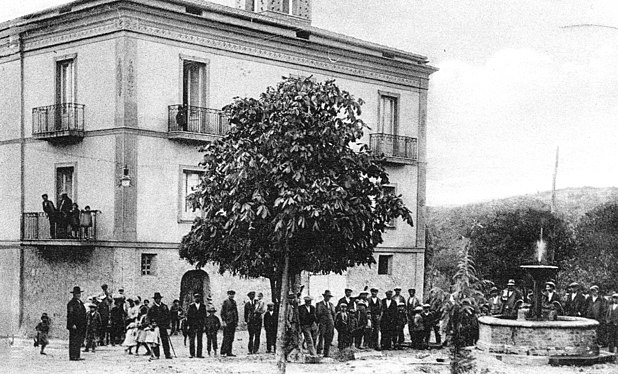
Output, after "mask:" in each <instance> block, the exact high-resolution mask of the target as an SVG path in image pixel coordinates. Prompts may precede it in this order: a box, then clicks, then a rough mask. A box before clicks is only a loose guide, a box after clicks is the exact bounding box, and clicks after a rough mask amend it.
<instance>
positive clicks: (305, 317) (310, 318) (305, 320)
mask: <svg viewBox="0 0 618 374" xmlns="http://www.w3.org/2000/svg"><path fill="white" fill-rule="evenodd" d="M317 322H318V317H317V316H316V314H315V307H314V306H313V305H310V306H309V310H307V306H306V305H299V306H298V323H299V324H300V326H301V327H306V326H311V325H312V324H313V323H317Z"/></svg>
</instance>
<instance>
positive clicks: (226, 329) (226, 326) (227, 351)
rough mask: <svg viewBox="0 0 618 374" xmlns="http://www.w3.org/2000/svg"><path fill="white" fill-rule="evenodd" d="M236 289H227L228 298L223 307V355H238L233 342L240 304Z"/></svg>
mask: <svg viewBox="0 0 618 374" xmlns="http://www.w3.org/2000/svg"><path fill="white" fill-rule="evenodd" d="M235 295H236V291H233V290H229V291H227V299H226V300H225V301H224V302H223V306H222V307H221V324H222V325H223V341H222V342H221V356H223V355H226V356H228V357H236V355H235V354H233V353H232V344H233V343H234V334H235V333H236V326H237V325H238V306H237V305H236V300H234V296H235Z"/></svg>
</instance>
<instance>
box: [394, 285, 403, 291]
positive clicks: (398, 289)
mask: <svg viewBox="0 0 618 374" xmlns="http://www.w3.org/2000/svg"><path fill="white" fill-rule="evenodd" d="M393 289H394V290H395V291H401V287H399V286H397V287H395V288H393Z"/></svg>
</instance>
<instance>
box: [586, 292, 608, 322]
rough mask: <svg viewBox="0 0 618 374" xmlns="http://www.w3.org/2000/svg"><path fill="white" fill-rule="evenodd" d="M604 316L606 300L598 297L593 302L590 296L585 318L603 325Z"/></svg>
mask: <svg viewBox="0 0 618 374" xmlns="http://www.w3.org/2000/svg"><path fill="white" fill-rule="evenodd" d="M606 314H607V300H605V298H604V297H603V296H601V295H599V296H598V297H597V299H596V300H595V301H594V302H593V301H592V296H590V299H589V302H588V309H587V310H586V317H587V318H590V319H594V320H597V321H599V322H600V323H604V322H605V315H606Z"/></svg>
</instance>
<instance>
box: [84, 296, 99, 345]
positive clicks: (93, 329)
mask: <svg viewBox="0 0 618 374" xmlns="http://www.w3.org/2000/svg"><path fill="white" fill-rule="evenodd" d="M88 308H89V309H90V311H89V312H88V314H86V349H84V352H88V350H89V349H90V348H92V353H94V348H95V347H96V346H97V343H96V336H97V333H98V332H99V330H100V328H101V315H100V314H99V312H97V306H96V305H95V304H90V305H88Z"/></svg>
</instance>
